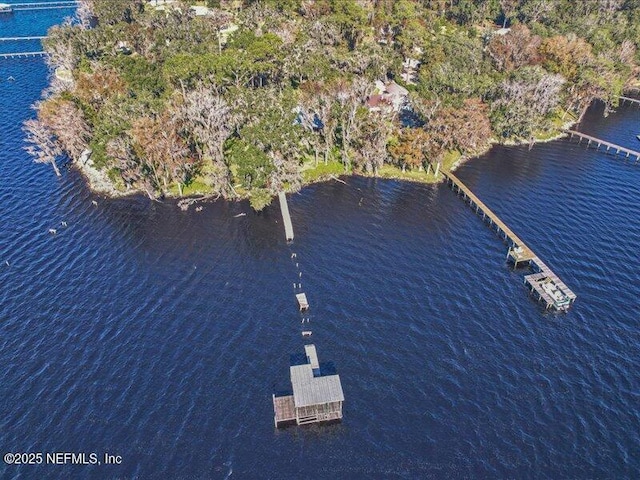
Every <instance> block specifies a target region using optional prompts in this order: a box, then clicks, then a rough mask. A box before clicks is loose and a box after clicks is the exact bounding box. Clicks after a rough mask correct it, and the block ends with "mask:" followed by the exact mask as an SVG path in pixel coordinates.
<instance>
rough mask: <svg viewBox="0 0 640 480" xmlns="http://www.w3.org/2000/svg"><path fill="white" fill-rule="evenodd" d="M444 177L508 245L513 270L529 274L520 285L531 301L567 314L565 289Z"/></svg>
mask: <svg viewBox="0 0 640 480" xmlns="http://www.w3.org/2000/svg"><path fill="white" fill-rule="evenodd" d="M444 175H445V177H446V179H447V183H448V184H449V186H450V187H451V189H452V190H453V191H454V192H456V193H457V194H458V195H459V196H460V197H462V199H463V200H464V201H465V203H467V204H468V205H469V207H470V208H471V209H472V210H474V211H475V212H476V214H478V215H479V216H481V217H482V220H483V221H484V222H485V223H487V224H488V225H489V227H490V228H491V229H492V230H495V231H496V233H497V234H498V235H499V236H500V237H501V238H502V239H503V240H504V241H505V242H506V243H507V245H509V249H508V251H507V260H508V261H511V262H512V263H513V266H514V268H517V267H518V266H521V265H522V266H529V267H530V268H531V270H533V273H532V274H530V275H526V276H525V277H524V283H525V285H527V287H528V288H529V290H530V292H531V294H532V295H533V296H534V298H536V299H537V300H538V301H542V302H543V303H544V305H545V309H546V310H549V309H552V310H556V311H565V310H567V309H568V308H569V307H570V306H571V305H572V304H573V302H574V301H575V299H576V295H575V294H574V293H573V292H572V291H571V290H570V289H569V287H567V286H566V285H565V283H564V282H562V281H561V280H560V279H559V278H558V276H557V275H556V274H555V273H553V271H552V270H551V269H550V268H549V267H548V266H547V265H546V264H545V263H544V262H542V260H540V258H538V256H537V255H536V254H535V253H534V252H533V250H531V248H529V247H528V246H527V244H525V243H524V242H523V241H522V240H521V239H520V237H518V236H517V235H516V234H515V233H514V232H513V231H512V230H511V229H510V228H509V227H508V226H507V225H506V224H505V223H504V222H503V221H502V220H500V218H499V217H498V216H497V215H496V214H495V213H494V212H493V211H491V209H490V208H489V207H487V206H486V205H485V204H484V203H483V202H482V201H481V200H480V199H479V198H478V197H477V196H476V195H475V194H474V193H473V192H472V191H471V190H470V189H469V187H467V186H466V185H465V184H464V183H462V181H461V180H460V179H459V178H458V177H456V175H455V174H453V173H451V172H444Z"/></svg>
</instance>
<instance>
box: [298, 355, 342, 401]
mask: <svg viewBox="0 0 640 480" xmlns="http://www.w3.org/2000/svg"><path fill="white" fill-rule="evenodd" d="M304 350H305V354H306V356H307V362H306V363H304V364H302V365H292V366H291V368H290V372H291V386H292V387H293V400H294V404H295V406H296V408H299V407H308V406H310V405H321V404H323V403H332V402H343V401H344V393H343V391H342V384H341V383H340V376H339V375H321V373H320V368H319V362H318V355H317V353H316V347H315V346H314V345H305V348H304Z"/></svg>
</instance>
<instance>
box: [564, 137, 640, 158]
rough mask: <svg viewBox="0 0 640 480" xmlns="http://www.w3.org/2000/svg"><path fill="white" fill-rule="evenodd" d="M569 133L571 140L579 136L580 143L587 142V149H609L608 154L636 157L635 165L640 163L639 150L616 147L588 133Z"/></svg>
mask: <svg viewBox="0 0 640 480" xmlns="http://www.w3.org/2000/svg"><path fill="white" fill-rule="evenodd" d="M567 133H568V134H569V135H570V138H569V139H570V140H571V139H572V138H573V137H574V135H575V136H577V137H578V138H579V139H580V140H579V142H578V143H582V140H587V147H589V146H591V145H595V146H596V150H598V149H599V148H600V147H602V146H605V147H607V149H606V152H609V153H614V152H615V154H616V155H620V154H624V157H625V158H629V157H635V158H636V160H635V162H634V164H637V163H638V161H640V152H638V151H637V150H632V149H630V148H626V147H623V146H621V145H616V144H615V143H611V142H607V141H606V140H602V139H600V138H596V137H592V136H591V135H587V134H586V133H582V132H578V131H577V130H567Z"/></svg>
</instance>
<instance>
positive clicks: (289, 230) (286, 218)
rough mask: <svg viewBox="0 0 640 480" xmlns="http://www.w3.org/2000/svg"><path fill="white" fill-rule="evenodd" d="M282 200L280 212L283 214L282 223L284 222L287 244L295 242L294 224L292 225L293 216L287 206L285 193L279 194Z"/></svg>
mask: <svg viewBox="0 0 640 480" xmlns="http://www.w3.org/2000/svg"><path fill="white" fill-rule="evenodd" d="M278 198H279V199H280V211H281V212H282V221H283V222H284V233H285V237H286V239H287V242H292V241H293V224H292V223H291V215H289V205H288V204H287V196H286V195H285V193H284V192H280V193H279V194H278Z"/></svg>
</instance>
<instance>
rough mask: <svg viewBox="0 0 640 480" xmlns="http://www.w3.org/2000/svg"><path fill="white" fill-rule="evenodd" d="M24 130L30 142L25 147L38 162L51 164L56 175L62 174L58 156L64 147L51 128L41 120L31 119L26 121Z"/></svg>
mask: <svg viewBox="0 0 640 480" xmlns="http://www.w3.org/2000/svg"><path fill="white" fill-rule="evenodd" d="M23 130H24V132H25V133H26V135H27V136H26V139H25V140H26V141H27V143H29V144H30V145H27V146H26V147H24V149H25V150H26V151H27V152H28V153H29V155H31V156H32V157H33V159H34V161H35V162H36V163H48V164H50V165H51V167H52V168H53V171H54V172H56V175H57V176H60V170H59V169H58V166H57V165H56V158H57V157H58V156H60V155H62V148H60V142H59V141H58V139H56V138H55V136H54V134H53V132H52V131H51V129H50V128H48V127H47V126H45V125H44V124H43V123H42V122H40V121H39V120H35V119H31V120H27V121H26V122H24V126H23Z"/></svg>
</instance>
